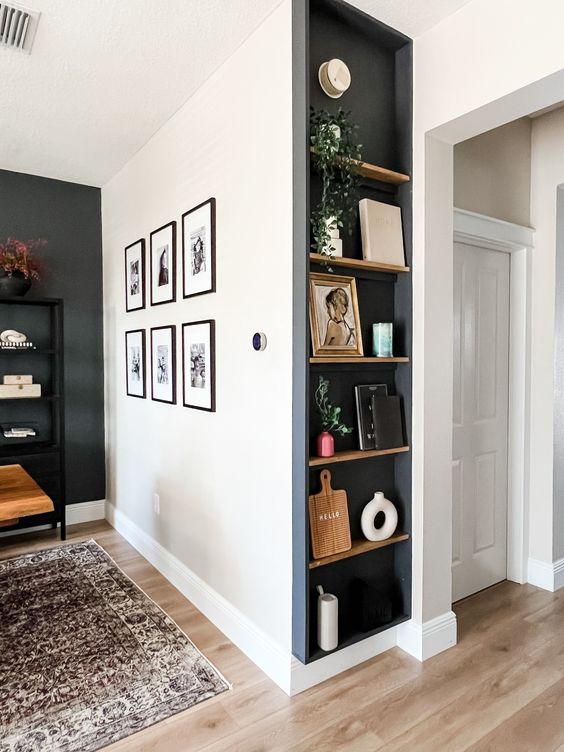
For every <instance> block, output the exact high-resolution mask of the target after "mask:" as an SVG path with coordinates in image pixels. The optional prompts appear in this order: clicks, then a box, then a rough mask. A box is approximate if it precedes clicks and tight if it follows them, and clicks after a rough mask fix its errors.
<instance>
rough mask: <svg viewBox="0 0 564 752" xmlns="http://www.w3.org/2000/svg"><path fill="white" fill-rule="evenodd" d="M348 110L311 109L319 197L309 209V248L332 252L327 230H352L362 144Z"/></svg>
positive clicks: (328, 254) (330, 254)
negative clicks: (310, 210) (310, 244)
mask: <svg viewBox="0 0 564 752" xmlns="http://www.w3.org/2000/svg"><path fill="white" fill-rule="evenodd" d="M349 118H350V112H345V111H344V110H342V109H341V108H339V111H338V112H337V114H336V115H335V114H331V113H329V112H327V111H326V110H314V109H313V108H312V109H311V116H310V133H311V135H310V140H311V148H312V160H313V164H314V167H315V169H316V170H317V172H318V173H319V175H320V177H321V201H320V202H319V204H318V206H317V207H316V209H315V210H314V212H313V213H312V217H311V224H312V233H313V240H314V243H313V248H314V250H316V251H317V253H320V254H321V255H323V256H332V255H333V252H334V250H335V248H334V247H333V246H332V245H331V230H335V229H341V228H343V229H344V230H345V231H347V232H348V233H349V235H350V234H351V233H352V231H353V228H354V226H355V223H356V217H357V212H358V198H359V196H358V187H359V176H358V172H357V170H358V162H359V161H360V160H361V148H362V144H358V143H357V142H356V139H357V131H358V126H357V125H355V124H353V123H352V122H351V121H350V119H349Z"/></svg>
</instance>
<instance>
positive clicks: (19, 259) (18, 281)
mask: <svg viewBox="0 0 564 752" xmlns="http://www.w3.org/2000/svg"><path fill="white" fill-rule="evenodd" d="M44 245H45V241H44V240H28V241H27V242H26V243H24V242H23V241H22V240H16V239H15V238H8V240H7V241H6V242H5V243H0V297H3V298H5V297H13V296H21V295H25V294H26V292H27V291H28V290H29V288H30V287H31V283H32V281H33V280H37V279H39V264H38V263H37V261H36V259H35V257H34V255H33V254H34V253H35V252H36V251H38V250H39V249H40V248H42V247H43V246H44Z"/></svg>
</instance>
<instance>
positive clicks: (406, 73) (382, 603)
mask: <svg viewBox="0 0 564 752" xmlns="http://www.w3.org/2000/svg"><path fill="white" fill-rule="evenodd" d="M305 25H306V28H307V31H306V45H305V46H306V53H305V60H304V64H305V69H306V70H305V79H306V86H305V98H306V101H305V106H304V114H306V113H309V108H310V106H313V107H314V108H315V109H325V110H328V111H329V112H336V111H337V110H338V109H339V108H342V109H344V110H345V111H350V119H351V120H352V121H353V122H354V123H356V124H357V125H358V126H359V130H358V141H359V143H362V144H363V149H362V155H363V159H364V160H365V161H367V162H371V163H373V164H377V165H381V166H382V167H387V168H389V169H391V170H396V171H398V172H402V173H405V174H408V175H409V174H411V169H412V164H411V153H412V148H411V124H412V111H411V109H412V104H411V103H412V42H411V40H410V39H408V38H407V37H405V36H404V35H402V34H400V33H398V32H396V31H394V30H393V29H390V28H389V27H387V26H385V25H383V24H380V23H379V22H378V21H376V20H375V19H373V18H372V17H369V16H366V15H365V14H363V13H361V12H360V11H358V10H357V9H355V8H352V7H351V6H350V5H348V4H347V3H345V2H341V0H309V2H306V19H305ZM335 57H337V58H340V59H342V60H344V61H345V62H346V63H347V65H348V66H349V69H350V71H351V75H352V84H351V87H350V89H349V90H348V91H347V92H346V93H345V94H344V95H343V97H342V98H341V99H339V100H336V101H333V100H331V99H329V98H328V97H327V96H325V94H324V93H323V91H322V90H321V88H320V86H319V82H318V78H317V77H318V70H319V66H320V65H321V63H323V62H324V61H326V60H329V59H331V58H335ZM295 75H298V80H299V70H298V74H296V72H295ZM306 117H307V114H306ZM304 150H305V151H306V152H307V153H308V154H309V148H308V143H307V138H306V144H304ZM303 188H304V195H305V198H306V204H307V217H306V218H305V222H304V227H303V230H304V232H305V233H307V234H308V235H309V240H310V243H309V244H308V243H307V241H306V242H304V241H301V247H302V248H303V246H304V245H305V246H306V250H305V253H306V254H307V255H308V258H307V264H306V269H307V270H308V271H315V272H320V273H325V274H327V273H330V272H329V271H328V269H327V267H326V266H325V265H323V264H319V263H317V262H314V261H312V260H311V259H310V258H309V248H310V247H311V240H312V238H311V231H310V228H309V225H308V221H309V215H310V211H311V210H312V209H313V208H315V206H316V205H317V203H318V202H319V199H320V196H321V183H320V178H319V176H318V175H317V174H316V172H315V170H314V168H313V165H312V162H311V157H309V172H308V173H307V174H306V180H305V186H303ZM360 198H370V199H374V200H377V201H382V202H384V203H389V204H394V205H396V206H400V207H401V209H402V222H403V231H404V246H405V265H406V266H410V267H411V266H412V264H411V183H405V184H403V185H401V186H394V185H388V184H385V183H381V182H378V181H373V180H369V179H362V181H361V186H360ZM341 238H342V240H343V255H344V256H345V257H348V258H354V259H362V243H361V233H360V223H359V222H357V223H356V225H355V227H354V228H353V232H352V234H351V235H348V234H346V233H345V232H341ZM299 246H300V241H299V238H298V239H297V240H296V250H295V253H296V254H298V253H299ZM302 252H303V251H302ZM329 266H331V264H330V262H329ZM331 268H332V270H333V273H334V274H336V275H339V276H348V277H354V278H355V279H356V287H357V293H358V305H359V315H360V321H361V335H362V340H363V349H364V355H365V357H371V356H372V324H373V323H376V322H384V321H392V322H393V323H394V343H393V353H394V355H395V356H396V357H398V356H406V357H411V311H412V294H411V274H410V273H401V274H400V273H388V272H382V271H378V270H371V269H368V268H347V267H344V266H336V265H334V266H333V267H331ZM305 274H306V277H307V271H306V273H305ZM304 288H305V289H306V290H307V288H308V284H307V278H306V279H304ZM306 294H307V293H306ZM306 319H307V313H306ZM304 327H305V328H306V330H307V331H308V332H309V329H308V322H307V320H306V321H304ZM308 336H309V334H308ZM311 355H312V352H311V347H310V349H309V352H308V356H309V357H311ZM308 359H309V358H308ZM320 375H324V376H325V377H326V378H328V379H329V381H330V398H331V402H332V403H333V404H337V405H340V406H341V408H342V419H343V421H344V423H345V424H347V425H349V426H353V427H354V428H355V430H354V432H353V433H352V434H351V435H348V436H345V437H343V438H339V437H337V438H336V440H335V448H336V450H337V451H347V450H357V449H359V439H358V433H357V428H356V427H357V417H356V403H355V391H354V387H355V386H356V385H359V384H386V385H387V387H388V393H389V394H390V395H399V396H400V397H401V400H402V411H403V415H404V440H405V444H409V443H410V439H411V428H410V427H411V363H410V362H409V363H399V364H398V363H366V362H364V363H362V362H359V363H354V362H353V363H337V362H334V363H309V362H308V364H307V370H306V379H305V380H306V388H305V392H306V404H307V405H309V411H308V412H309V415H308V421H307V425H308V429H307V436H306V442H305V443H306V447H305V448H306V455H309V454H312V455H315V453H316V448H315V442H316V437H317V435H318V433H319V431H320V426H319V423H318V418H317V414H316V410H315V402H314V393H315V390H316V387H317V385H318V380H319V376H320ZM327 467H328V468H329V469H330V471H331V475H332V486H333V488H335V489H345V490H346V491H347V496H348V507H349V519H350V525H351V537H352V538H353V540H354V539H363V538H364V536H363V534H362V531H361V529H360V516H361V513H362V509H363V508H364V506H365V505H366V504H367V503H368V502H369V501H370V500H371V499H372V498H373V496H374V493H375V492H376V491H383V492H384V493H385V495H386V497H387V498H388V499H390V500H391V501H392V502H393V503H394V505H395V506H396V508H397V510H398V517H399V519H398V530H402V531H404V532H407V533H410V532H411V453H410V452H407V453H405V454H402V455H395V456H394V455H391V456H383V457H370V458H363V462H344V463H335V464H329V465H327ZM322 469H323V465H320V466H316V467H313V468H309V467H307V468H306V470H305V473H306V484H305V486H306V494H307V493H309V494H314V493H317V492H318V491H319V476H320V473H321V470H322ZM307 506H308V505H307V496H306V498H305V499H304V503H303V507H302V509H301V510H299V509H298V510H297V511H298V514H297V515H295V516H296V518H297V519H298V522H297V523H295V529H294V545H295V546H297V547H298V548H297V549H295V553H294V572H295V575H296V572H298V571H299V568H300V569H303V570H305V571H303V579H298V578H297V577H296V576H295V582H294V622H293V635H294V640H293V642H294V645H293V652H294V654H295V655H296V656H297V657H298V658H299V659H300V660H301V661H302V662H303V663H309V662H311V661H315V660H318V659H320V658H323V657H324V656H326V655H327V653H325V652H324V651H321V650H320V649H319V647H318V645H317V599H318V592H317V586H318V585H321V586H323V589H324V591H325V592H327V593H333V594H335V595H336V596H337V597H338V599H339V645H338V648H337V650H341V649H343V648H345V647H347V646H349V645H352V644H354V643H356V642H359V641H361V640H364V639H366V638H368V637H370V636H372V635H375V634H378V633H380V632H383V631H385V630H386V629H390V628H392V627H393V626H395V625H397V624H400V623H401V622H403V621H406V620H408V619H409V618H410V614H411V539H408V540H406V541H400V542H398V543H396V544H394V545H390V546H386V547H382V548H378V549H374V550H371V551H368V552H365V553H363V554H360V555H358V556H354V557H350V558H345V559H340V560H338V561H335V562H333V563H331V564H328V565H326V566H322V567H317V568H314V569H312V570H310V569H309V561H310V558H311V544H310V534H309V521H308V511H307ZM295 509H296V508H295ZM300 511H301V514H302V515H303V518H301V519H303V523H301V522H299V519H300V517H299V514H300ZM300 546H301V547H303V550H300V549H299V547H300ZM367 593H368V594H370V593H372V596H368V601H367V600H366V598H367ZM370 598H371V600H370ZM364 602H366V603H368V605H367V606H366V607H363V603H364ZM374 605H376V606H377V607H376V610H375V612H374V613H373V612H372V610H371V609H372V608H373V606H374ZM371 614H372V616H371ZM374 614H375V615H374Z"/></svg>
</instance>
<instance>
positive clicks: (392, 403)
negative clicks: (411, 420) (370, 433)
mask: <svg viewBox="0 0 564 752" xmlns="http://www.w3.org/2000/svg"><path fill="white" fill-rule="evenodd" d="M372 417H373V421H374V448H375V449H396V448H397V447H401V446H403V445H404V440H403V426H402V417H401V402H400V398H399V397H382V396H379V395H373V396H372Z"/></svg>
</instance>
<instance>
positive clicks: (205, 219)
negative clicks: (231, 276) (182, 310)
mask: <svg viewBox="0 0 564 752" xmlns="http://www.w3.org/2000/svg"><path fill="white" fill-rule="evenodd" d="M182 269H183V272H182V274H183V290H184V297H185V298H191V297H192V296H193V295H204V294H205V293H207V292H215V198H210V199H208V200H207V201H204V203H203V204H200V205H199V206H196V207H195V208H194V209H190V211H187V212H186V213H185V214H183V215H182Z"/></svg>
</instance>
